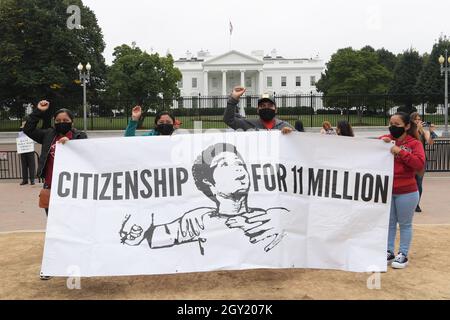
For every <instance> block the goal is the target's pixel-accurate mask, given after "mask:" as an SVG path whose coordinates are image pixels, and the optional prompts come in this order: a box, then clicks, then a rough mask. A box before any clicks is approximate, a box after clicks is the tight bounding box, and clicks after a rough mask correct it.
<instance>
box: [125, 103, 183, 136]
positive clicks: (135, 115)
mask: <svg viewBox="0 0 450 320" xmlns="http://www.w3.org/2000/svg"><path fill="white" fill-rule="evenodd" d="M141 116H142V108H141V107H140V106H136V107H134V108H133V110H132V113H131V121H130V123H128V127H127V129H126V130H125V137H134V136H136V129H137V126H138V123H139V119H140V118H141ZM174 131H175V118H174V116H173V115H172V114H171V113H170V112H168V111H160V112H158V114H157V115H156V117H155V128H154V129H152V130H150V131H148V132H146V133H144V134H143V135H142V136H170V135H172V134H173V132H174Z"/></svg>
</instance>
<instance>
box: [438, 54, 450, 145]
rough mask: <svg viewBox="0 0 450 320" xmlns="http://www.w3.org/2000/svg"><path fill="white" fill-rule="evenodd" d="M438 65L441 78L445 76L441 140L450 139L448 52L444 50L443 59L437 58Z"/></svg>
mask: <svg viewBox="0 0 450 320" xmlns="http://www.w3.org/2000/svg"><path fill="white" fill-rule="evenodd" d="M439 63H440V65H441V76H442V75H444V74H445V76H444V78H445V88H444V92H445V93H444V99H445V100H444V119H445V120H444V121H445V128H444V132H442V137H443V138H450V133H449V132H448V72H449V71H450V57H448V51H447V49H445V57H444V56H442V55H441V56H440V57H439Z"/></svg>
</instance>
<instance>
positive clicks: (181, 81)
mask: <svg viewBox="0 0 450 320" xmlns="http://www.w3.org/2000/svg"><path fill="white" fill-rule="evenodd" d="M178 88H183V79H181V80H180V81H178Z"/></svg>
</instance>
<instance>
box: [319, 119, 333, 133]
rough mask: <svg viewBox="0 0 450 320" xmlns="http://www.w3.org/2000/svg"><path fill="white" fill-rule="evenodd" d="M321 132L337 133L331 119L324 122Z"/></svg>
mask: <svg viewBox="0 0 450 320" xmlns="http://www.w3.org/2000/svg"><path fill="white" fill-rule="evenodd" d="M320 134H328V135H335V134H336V132H335V131H334V129H333V127H332V126H331V123H330V122H329V121H324V122H323V123H322V129H320Z"/></svg>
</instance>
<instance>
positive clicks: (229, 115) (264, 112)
mask: <svg viewBox="0 0 450 320" xmlns="http://www.w3.org/2000/svg"><path fill="white" fill-rule="evenodd" d="M245 90H246V89H245V88H244V87H240V86H237V87H234V89H233V92H232V93H231V95H230V97H229V98H228V102H227V108H226V109H225V114H224V116H223V121H224V122H225V123H226V124H227V125H228V126H229V127H230V128H232V129H234V130H239V129H241V130H244V131H247V130H281V132H282V133H283V134H287V133H291V132H292V131H294V128H293V127H292V126H291V125H290V124H289V123H288V122H286V121H283V120H280V119H277V118H276V114H277V105H276V103H275V100H274V99H273V98H272V97H270V95H268V94H264V95H263V96H262V97H261V98H260V99H259V100H258V109H257V110H258V114H259V119H245V118H243V117H239V116H238V115H237V114H236V107H237V104H238V103H239V100H240V98H241V96H242V95H243V94H244V93H245Z"/></svg>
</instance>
